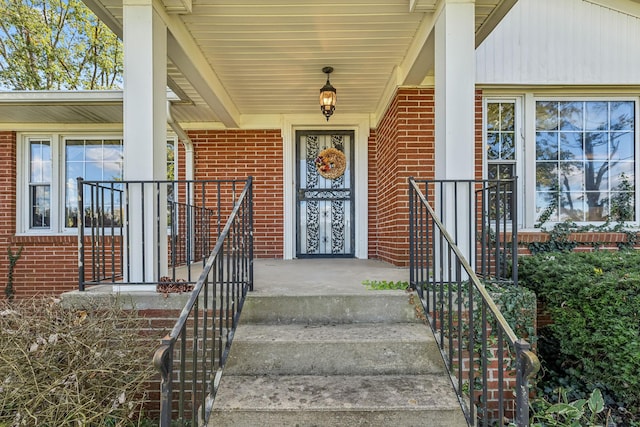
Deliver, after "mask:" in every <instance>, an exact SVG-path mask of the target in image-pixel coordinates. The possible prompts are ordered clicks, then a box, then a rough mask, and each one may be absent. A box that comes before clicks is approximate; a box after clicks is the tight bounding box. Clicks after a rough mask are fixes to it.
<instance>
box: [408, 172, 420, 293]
mask: <svg viewBox="0 0 640 427" xmlns="http://www.w3.org/2000/svg"><path fill="white" fill-rule="evenodd" d="M413 197H414V196H413V177H412V176H410V177H409V285H410V286H412V287H414V288H415V289H417V288H418V287H417V285H416V281H415V272H414V269H415V267H416V265H415V264H416V262H415V249H414V246H415V241H416V235H415V229H414V224H413V221H414V215H415V213H414V211H413V208H414V203H415V202H414V200H413Z"/></svg>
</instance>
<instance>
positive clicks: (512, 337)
mask: <svg viewBox="0 0 640 427" xmlns="http://www.w3.org/2000/svg"><path fill="white" fill-rule="evenodd" d="M462 181H464V180H462ZM411 185H412V186H413V189H414V190H415V191H416V193H417V195H418V198H419V199H420V201H421V202H422V204H423V205H424V206H425V207H426V209H427V210H428V211H429V213H430V214H431V217H432V218H433V222H434V223H435V224H436V225H437V226H438V228H439V229H440V232H441V233H442V236H443V237H444V239H445V240H446V241H447V242H448V243H449V245H450V246H451V249H452V250H453V252H454V253H455V254H456V257H457V258H458V259H459V260H460V263H461V264H462V267H463V268H464V270H465V271H466V273H467V274H468V275H469V281H470V282H471V283H473V286H474V288H475V289H476V290H477V291H478V292H480V295H482V299H483V300H485V302H486V303H487V306H488V307H489V308H490V309H491V312H492V314H493V315H494V316H495V317H496V320H498V323H500V327H501V328H502V329H503V330H504V332H505V333H506V334H507V337H508V338H509V341H510V342H511V344H512V345H515V343H516V342H517V341H518V337H517V335H516V333H515V332H513V329H512V328H511V326H510V325H509V322H507V320H506V319H505V318H504V316H503V315H502V313H501V312H500V309H499V308H498V306H497V305H496V303H495V302H494V301H493V298H491V295H489V292H487V290H486V288H485V287H484V285H483V284H482V283H481V282H480V279H478V276H477V275H476V273H475V271H473V269H472V268H471V264H469V262H468V261H467V259H466V258H465V257H464V255H463V254H462V251H461V250H460V248H458V245H456V243H455V241H454V240H453V238H452V237H451V235H450V234H449V232H448V231H447V229H446V228H445V226H444V224H443V223H442V222H441V221H440V219H438V217H437V216H436V213H435V212H434V210H433V208H432V207H431V205H430V204H429V202H428V201H427V199H426V198H425V197H424V195H423V194H422V192H421V191H420V189H419V188H418V186H417V185H416V183H415V181H414V180H413V179H411Z"/></svg>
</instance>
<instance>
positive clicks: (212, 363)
mask: <svg viewBox="0 0 640 427" xmlns="http://www.w3.org/2000/svg"><path fill="white" fill-rule="evenodd" d="M252 224H253V214H252V187H251V179H249V180H248V181H247V183H246V186H245V187H244V189H243V191H242V193H241V194H240V195H239V197H238V199H237V201H236V203H235V206H234V208H233V210H232V211H231V213H230V215H229V218H228V220H227V222H226V224H225V226H224V228H223V229H222V230H221V232H220V235H219V237H218V240H217V242H216V245H215V247H214V248H213V251H212V252H211V254H210V255H209V257H208V258H207V260H206V263H205V265H204V269H203V271H202V274H200V277H199V278H198V280H197V282H196V285H195V288H194V290H193V292H192V293H191V296H190V298H189V300H188V302H187V304H186V305H185V307H184V308H183V309H182V312H181V314H180V317H179V318H178V321H177V322H176V324H175V326H174V327H173V329H172V330H171V332H170V333H169V335H167V336H166V337H165V338H163V339H162V341H161V345H160V347H159V348H158V349H157V350H156V352H155V355H154V358H153V363H154V366H155V367H156V368H157V369H158V370H159V371H160V374H161V396H160V426H161V427H169V426H176V425H180V426H196V425H206V424H207V420H208V418H209V414H210V411H211V408H212V405H213V399H214V397H215V393H216V391H217V387H218V384H219V381H220V376H221V373H222V368H223V367H224V363H225V361H226V358H227V355H228V352H229V349H230V346H231V342H232V340H233V335H234V332H235V329H236V326H237V323H238V319H239V316H240V312H241V310H242V305H243V303H244V299H245V296H246V294H247V292H248V291H250V290H252V289H253V233H252V230H253V225H252Z"/></svg>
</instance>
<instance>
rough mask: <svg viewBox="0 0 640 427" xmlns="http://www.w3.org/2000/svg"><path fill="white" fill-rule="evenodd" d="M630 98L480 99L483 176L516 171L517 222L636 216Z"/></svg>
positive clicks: (633, 122) (633, 106)
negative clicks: (483, 105) (482, 106)
mask: <svg viewBox="0 0 640 427" xmlns="http://www.w3.org/2000/svg"><path fill="white" fill-rule="evenodd" d="M637 105H638V100H637V99H629V98H626V99H624V98H618V99H616V98H614V97H610V98H597V97H587V96H585V97H582V98H580V97H572V98H564V99H561V98H551V97H546V98H545V97H544V95H542V96H536V95H534V94H533V93H522V94H518V95H516V96H511V97H509V98H507V97H504V98H501V97H499V96H493V98H487V99H485V108H484V142H485V167H486V170H485V176H486V177H487V178H488V179H508V178H511V177H514V176H517V177H518V183H519V194H521V195H522V197H520V196H518V198H519V206H520V208H519V212H522V221H523V226H524V227H527V228H532V227H534V226H535V225H536V224H537V223H539V221H541V220H542V219H544V221H545V222H562V221H566V220H571V221H574V222H579V223H582V222H603V221H606V220H607V219H612V220H621V219H622V220H624V221H635V220H636V212H637V203H638V202H637V196H636V194H635V188H636V181H637V179H638V177H637V171H636V169H637V165H636V150H637V148H636V146H637V144H638V136H637V132H638V130H637V129H636V127H637V124H636V122H637V119H638V117H637Z"/></svg>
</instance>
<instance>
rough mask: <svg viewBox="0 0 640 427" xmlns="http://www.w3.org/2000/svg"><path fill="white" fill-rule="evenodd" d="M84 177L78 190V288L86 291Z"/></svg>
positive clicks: (79, 178) (79, 182)
mask: <svg viewBox="0 0 640 427" xmlns="http://www.w3.org/2000/svg"><path fill="white" fill-rule="evenodd" d="M83 181H84V180H83V179H82V178H81V177H78V178H77V183H78V187H77V192H78V290H79V291H81V292H84V200H83V185H82V183H83Z"/></svg>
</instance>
